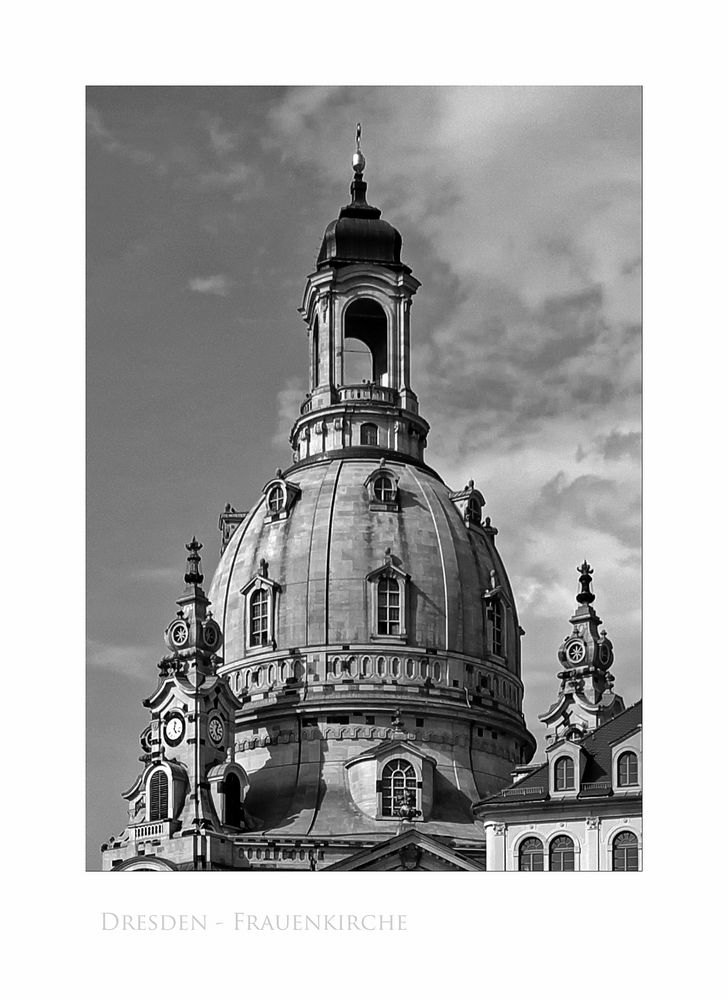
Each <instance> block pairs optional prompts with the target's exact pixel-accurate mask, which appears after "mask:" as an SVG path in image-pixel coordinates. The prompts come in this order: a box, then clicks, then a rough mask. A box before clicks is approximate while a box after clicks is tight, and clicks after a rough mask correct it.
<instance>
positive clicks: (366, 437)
mask: <svg viewBox="0 0 728 1000" xmlns="http://www.w3.org/2000/svg"><path fill="white" fill-rule="evenodd" d="M359 440H360V442H361V444H366V445H374V446H375V447H376V445H377V444H378V443H379V434H378V432H377V425H376V424H362V425H361V434H360V438H359Z"/></svg>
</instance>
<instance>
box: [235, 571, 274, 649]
mask: <svg viewBox="0 0 728 1000" xmlns="http://www.w3.org/2000/svg"><path fill="white" fill-rule="evenodd" d="M279 591H280V587H279V585H278V584H277V583H275V581H273V580H271V579H269V577H268V563H267V562H266V561H265V559H261V560H260V569H259V572H258V573H256V575H255V576H254V577H253V579H252V580H250V581H249V582H248V583H247V584H246V586H245V587H243V589H242V590H241V591H240V593H241V594H242V595H243V611H244V615H245V644H246V648H247V649H248V650H249V651H250V652H251V653H261V652H264V651H270V650H274V649H275V648H276V640H275V628H276V601H277V597H278V592H279Z"/></svg>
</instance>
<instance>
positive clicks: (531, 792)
mask: <svg viewBox="0 0 728 1000" xmlns="http://www.w3.org/2000/svg"><path fill="white" fill-rule="evenodd" d="M545 794H546V789H545V788H544V787H543V785H535V786H533V787H530V788H505V789H504V790H503V791H502V792H501V795H502V796H503V798H509V799H516V798H523V799H525V798H526V797H527V796H530V797H531V798H538V797H540V796H543V795H545Z"/></svg>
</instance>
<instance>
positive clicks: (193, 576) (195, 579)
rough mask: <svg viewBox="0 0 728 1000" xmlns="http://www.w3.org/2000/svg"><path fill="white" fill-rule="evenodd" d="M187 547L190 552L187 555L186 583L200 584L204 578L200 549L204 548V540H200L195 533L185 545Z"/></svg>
mask: <svg viewBox="0 0 728 1000" xmlns="http://www.w3.org/2000/svg"><path fill="white" fill-rule="evenodd" d="M185 548H186V549H187V551H188V552H189V555H188V556H187V572H186V573H185V583H191V584H196V585H199V584H201V583H202V581H203V579H204V577H203V575H202V573H201V572H200V549H201V548H202V542H198V541H197V539H196V538H195V536H194V535H193V536H192V541H191V542H188V543H187V544H186V545H185Z"/></svg>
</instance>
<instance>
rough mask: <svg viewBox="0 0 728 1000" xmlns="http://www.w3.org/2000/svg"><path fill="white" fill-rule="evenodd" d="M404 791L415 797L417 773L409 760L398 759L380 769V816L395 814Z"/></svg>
mask: <svg viewBox="0 0 728 1000" xmlns="http://www.w3.org/2000/svg"><path fill="white" fill-rule="evenodd" d="M405 792H412V794H413V796H414V797H415V801H416V797H417V775H416V773H415V769H414V767H413V766H412V765H411V764H410V763H409V761H406V760H402V759H398V760H391V761H389V763H388V764H385V766H384V769H383V770H382V816H396V815H397V811H396V810H397V803H398V802H399V800H400V798H401V797H402V795H403V794H404V793H405Z"/></svg>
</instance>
